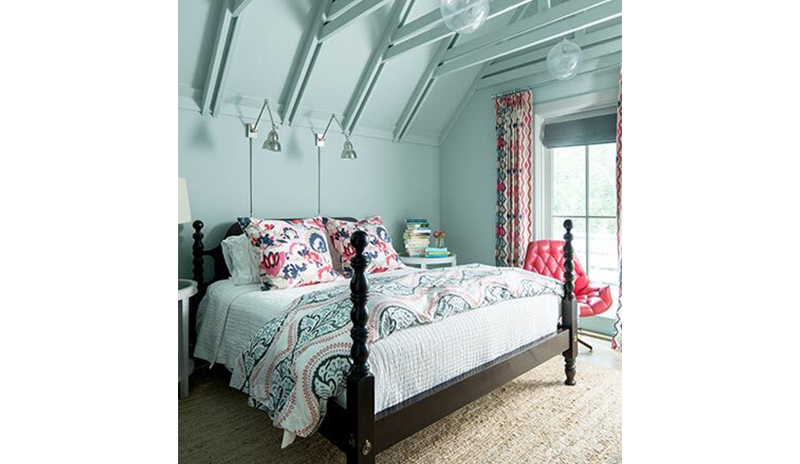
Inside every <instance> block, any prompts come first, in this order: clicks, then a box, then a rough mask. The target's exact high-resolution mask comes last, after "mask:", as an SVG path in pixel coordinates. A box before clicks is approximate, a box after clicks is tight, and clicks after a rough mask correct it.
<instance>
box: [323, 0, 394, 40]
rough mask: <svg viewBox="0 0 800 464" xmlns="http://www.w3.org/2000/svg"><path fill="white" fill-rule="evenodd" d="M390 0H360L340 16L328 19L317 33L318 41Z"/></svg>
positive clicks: (341, 29) (325, 38)
mask: <svg viewBox="0 0 800 464" xmlns="http://www.w3.org/2000/svg"><path fill="white" fill-rule="evenodd" d="M389 1H390V0H362V1H361V2H359V3H358V5H355V6H354V7H353V8H350V9H349V10H347V11H345V12H344V13H342V15H341V16H339V17H338V18H336V19H335V20H333V21H330V22H328V23H326V24H325V25H323V26H322V32H320V35H319V41H320V42H324V41H326V40H328V39H330V38H331V37H333V36H334V35H335V34H337V33H339V32H341V31H343V30H344V29H345V27H347V26H349V25H350V24H351V23H352V22H353V21H355V20H356V19H358V18H361V17H363V16H367V15H368V14H370V13H372V12H373V11H375V10H377V9H378V8H380V7H382V6H383V5H385V4H386V3H388V2H389Z"/></svg>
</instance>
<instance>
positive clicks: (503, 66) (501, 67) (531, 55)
mask: <svg viewBox="0 0 800 464" xmlns="http://www.w3.org/2000/svg"><path fill="white" fill-rule="evenodd" d="M621 36H622V25H621V24H616V25H614V26H610V27H606V28H604V29H600V30H599V31H596V32H592V33H591V34H586V35H584V36H583V37H576V38H575V40H574V42H575V43H576V44H577V45H579V46H580V47H587V46H591V45H594V44H596V43H600V42H603V41H605V40H610V39H613V38H616V37H621ZM550 48H551V47H547V48H542V49H537V50H534V51H531V52H528V53H525V54H523V55H519V56H515V57H514V58H510V59H507V60H503V61H500V62H497V63H492V64H490V65H489V66H488V67H487V69H486V73H485V74H484V75H485V76H491V75H493V74H498V73H501V72H503V71H508V70H511V69H513V68H518V67H520V66H525V65H527V64H531V63H533V62H534V61H538V60H542V59H545V58H547V54H548V52H550Z"/></svg>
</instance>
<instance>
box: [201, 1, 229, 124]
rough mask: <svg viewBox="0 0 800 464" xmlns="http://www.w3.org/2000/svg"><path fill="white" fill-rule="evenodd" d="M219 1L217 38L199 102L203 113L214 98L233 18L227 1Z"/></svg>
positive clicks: (207, 109)
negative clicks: (220, 8) (220, 5)
mask: <svg viewBox="0 0 800 464" xmlns="http://www.w3.org/2000/svg"><path fill="white" fill-rule="evenodd" d="M221 3H222V12H221V13H220V20H219V27H218V28H217V40H216V41H215V42H214V48H212V49H211V60H210V61H209V64H208V72H207V73H206V83H205V87H204V88H203V100H202V102H201V104H200V113H201V114H204V115H205V114H208V113H209V112H210V111H211V100H212V99H213V98H214V92H215V91H216V89H217V76H218V75H219V68H220V64H221V63H222V56H223V55H224V54H225V46H226V44H227V43H228V34H229V32H230V27H231V20H232V19H233V15H232V14H231V10H230V8H229V6H230V4H229V2H228V1H223V2H221Z"/></svg>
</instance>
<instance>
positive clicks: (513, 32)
mask: <svg viewBox="0 0 800 464" xmlns="http://www.w3.org/2000/svg"><path fill="white" fill-rule="evenodd" d="M608 1H609V0H572V1H570V2H567V3H562V4H561V5H558V6H555V7H553V8H548V9H547V10H545V11H542V12H541V13H539V14H537V15H535V16H531V17H530V18H527V19H523V20H521V21H517V22H516V23H514V24H513V25H510V26H507V27H502V28H498V29H494V30H491V31H488V32H485V33H483V34H481V35H480V36H479V37H476V38H475V39H474V40H471V41H469V42H466V43H464V44H463V45H459V46H458V47H455V48H453V49H452V50H450V51H449V52H447V55H446V56H445V61H450V60H453V59H455V58H458V57H460V56H463V55H466V54H467V53H470V52H473V51H475V50H479V49H481V48H484V47H488V46H491V45H494V44H496V43H499V42H501V41H504V40H508V39H512V38H514V37H516V36H518V35H520V34H524V33H526V32H530V31H532V30H535V29H539V28H541V27H544V26H547V25H548V24H552V23H554V22H556V21H560V20H562V19H566V18H568V17H570V16H572V15H574V14H576V13H580V12H581V11H585V10H587V9H589V8H594V7H597V6H600V5H602V4H603V3H606V2H608Z"/></svg>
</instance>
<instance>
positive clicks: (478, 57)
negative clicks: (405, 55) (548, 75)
mask: <svg viewBox="0 0 800 464" xmlns="http://www.w3.org/2000/svg"><path fill="white" fill-rule="evenodd" d="M577 1H578V0H576V2H577ZM569 3H572V2H569ZM569 3H567V5H568V4H569ZM554 9H555V8H551V9H550V10H547V11H553V10H554ZM620 16H622V1H621V0H612V1H611V2H608V3H604V4H603V5H601V6H598V7H597V8H592V9H591V10H589V11H587V12H586V13H585V14H583V15H580V16H579V17H574V18H571V19H567V20H564V21H560V22H557V23H553V24H550V25H548V26H544V27H542V28H540V29H536V30H535V31H533V32H531V33H530V34H525V35H522V36H519V37H516V38H514V39H510V40H508V41H506V42H502V43H500V44H497V45H494V46H492V47H487V48H482V49H479V50H475V51H473V52H471V53H468V54H466V55H464V56H462V57H460V58H459V59H456V60H453V61H449V62H446V63H444V64H442V65H441V66H439V68H438V69H437V70H436V73H435V76H436V77H440V76H444V75H446V74H449V73H451V72H455V71H459V70H461V69H465V68H469V67H471V66H476V65H479V64H482V63H485V62H487V61H491V60H493V59H496V58H500V57H503V56H506V55H510V54H512V53H515V52H518V51H520V50H524V49H526V48H531V47H535V46H536V45H539V44H542V43H544V42H548V41H550V40H553V39H556V38H559V37H562V36H564V35H567V34H570V33H572V32H575V31H576V30H578V29H581V28H585V27H590V26H593V25H596V24H600V23H603V22H606V21H610V20H612V19H614V18H617V17H620ZM534 18H535V17H534ZM445 58H446V56H445Z"/></svg>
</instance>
